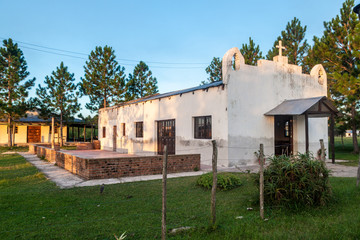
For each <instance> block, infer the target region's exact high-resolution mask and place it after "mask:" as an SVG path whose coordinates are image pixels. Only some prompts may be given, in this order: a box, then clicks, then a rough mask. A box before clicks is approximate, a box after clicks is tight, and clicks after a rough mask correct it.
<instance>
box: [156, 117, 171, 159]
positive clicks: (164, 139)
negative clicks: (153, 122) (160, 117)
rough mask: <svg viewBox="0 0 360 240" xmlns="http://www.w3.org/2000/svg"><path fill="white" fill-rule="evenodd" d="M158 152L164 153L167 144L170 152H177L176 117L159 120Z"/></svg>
mask: <svg viewBox="0 0 360 240" xmlns="http://www.w3.org/2000/svg"><path fill="white" fill-rule="evenodd" d="M157 130H158V131H157V140H158V154H160V155H163V154H164V146H165V145H167V149H168V154H175V119H171V120H164V121H158V122H157Z"/></svg>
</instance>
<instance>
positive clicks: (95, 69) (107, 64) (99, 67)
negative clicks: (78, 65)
mask: <svg viewBox="0 0 360 240" xmlns="http://www.w3.org/2000/svg"><path fill="white" fill-rule="evenodd" d="M84 70H85V76H84V78H81V80H82V83H81V88H80V89H81V92H82V93H83V94H84V95H87V96H89V98H90V103H87V104H86V106H85V107H86V108H87V109H89V110H91V111H92V112H93V111H97V110H99V108H103V107H108V106H110V105H111V103H118V102H121V101H123V100H124V94H125V68H124V67H121V66H120V65H118V62H117V61H116V56H115V51H114V50H113V49H112V48H111V47H108V46H105V47H104V48H102V47H96V48H95V51H92V52H91V53H90V55H89V59H88V61H86V64H85V66H84Z"/></svg>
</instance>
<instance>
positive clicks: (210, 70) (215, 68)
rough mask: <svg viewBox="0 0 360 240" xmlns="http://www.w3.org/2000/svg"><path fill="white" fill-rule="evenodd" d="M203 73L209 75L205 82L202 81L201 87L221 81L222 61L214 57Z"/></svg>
mask: <svg viewBox="0 0 360 240" xmlns="http://www.w3.org/2000/svg"><path fill="white" fill-rule="evenodd" d="M205 72H206V73H207V74H209V77H208V79H207V81H202V82H201V85H203V84H207V83H212V82H217V81H222V60H221V59H220V58H218V57H214V58H213V60H212V61H211V63H210V65H209V66H208V67H207V68H206V69H205Z"/></svg>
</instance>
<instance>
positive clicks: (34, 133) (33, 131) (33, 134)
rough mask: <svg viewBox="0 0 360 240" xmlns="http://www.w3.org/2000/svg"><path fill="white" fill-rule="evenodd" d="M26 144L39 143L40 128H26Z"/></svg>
mask: <svg viewBox="0 0 360 240" xmlns="http://www.w3.org/2000/svg"><path fill="white" fill-rule="evenodd" d="M27 142H28V143H39V142H41V126H28V127H27Z"/></svg>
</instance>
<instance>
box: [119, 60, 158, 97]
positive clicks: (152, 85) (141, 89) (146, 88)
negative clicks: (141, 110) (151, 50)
mask: <svg viewBox="0 0 360 240" xmlns="http://www.w3.org/2000/svg"><path fill="white" fill-rule="evenodd" d="M126 86H127V92H126V94H125V99H126V101H130V100H133V99H137V98H142V97H146V96H149V95H153V94H155V93H157V92H158V86H157V80H156V78H155V77H153V76H152V72H151V71H150V70H149V66H148V65H146V63H144V62H143V61H140V62H139V63H138V65H136V66H135V68H134V71H133V74H129V78H128V82H127V85H126Z"/></svg>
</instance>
